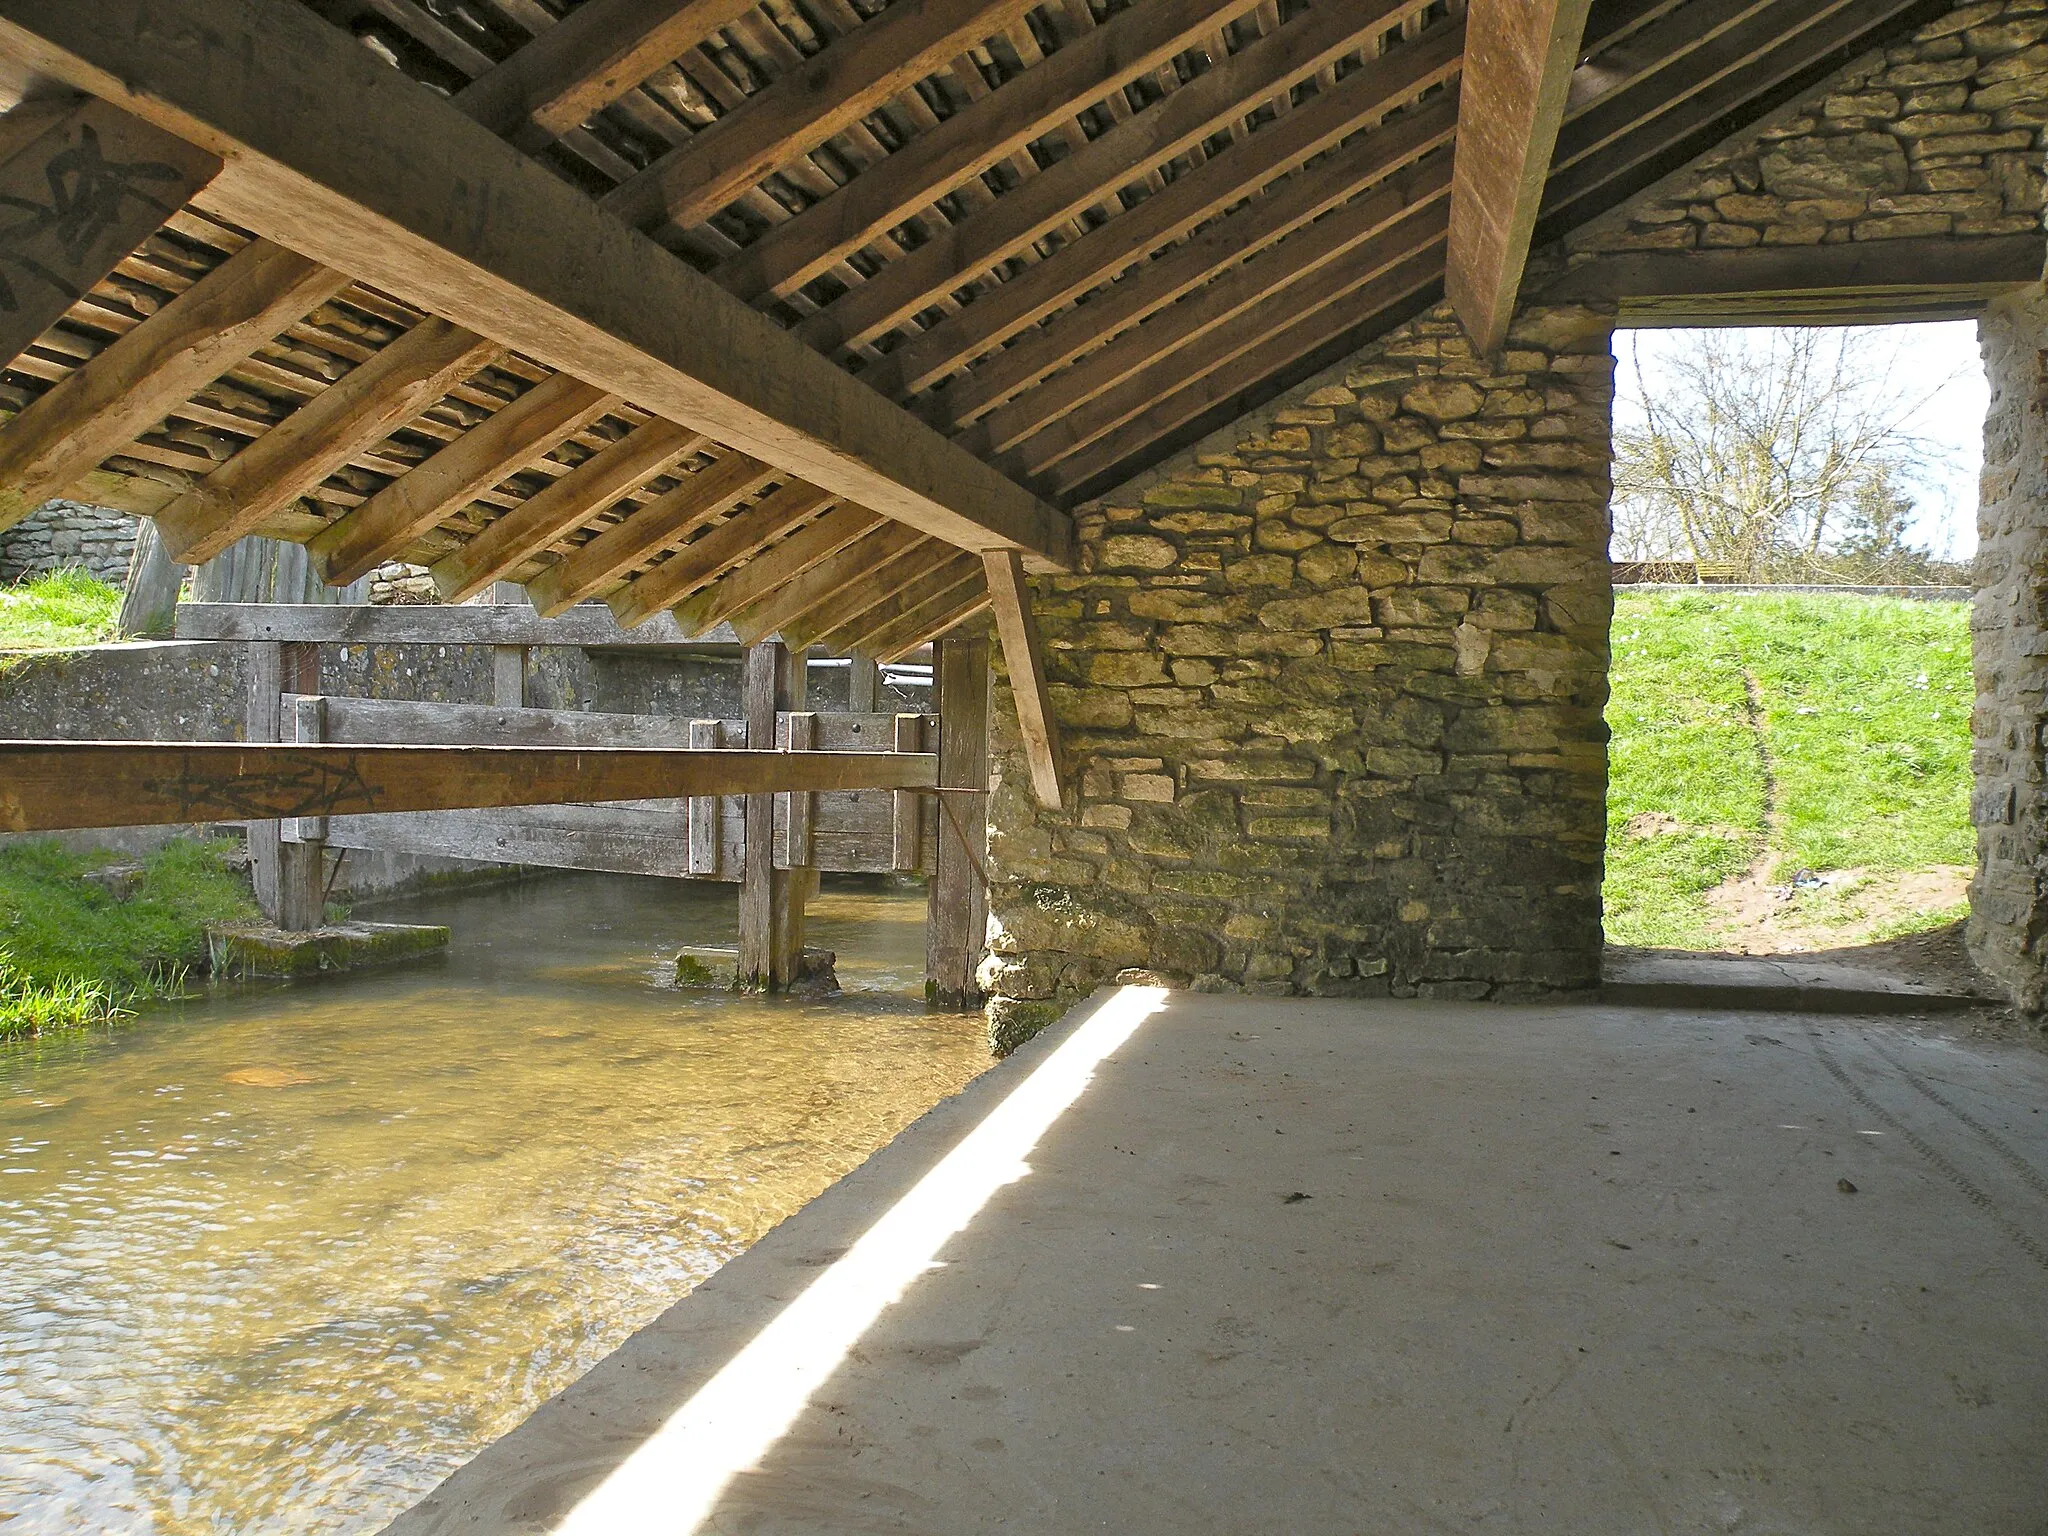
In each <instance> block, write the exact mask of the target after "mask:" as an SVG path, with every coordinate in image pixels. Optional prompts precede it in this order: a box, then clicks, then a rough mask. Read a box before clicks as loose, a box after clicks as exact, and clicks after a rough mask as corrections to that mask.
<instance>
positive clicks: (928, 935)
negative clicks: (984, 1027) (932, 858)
mask: <svg viewBox="0 0 2048 1536" xmlns="http://www.w3.org/2000/svg"><path fill="white" fill-rule="evenodd" d="M932 695H933V698H934V699H935V700H936V701H937V704H938V710H939V787H940V788H941V789H966V790H976V791H982V793H976V794H961V795H946V794H942V795H938V796H936V797H935V799H936V802H937V805H938V816H939V859H938V867H937V868H936V869H934V870H933V871H932V880H931V886H930V889H929V892H928V894H927V896H926V898H925V899H926V903H927V905H926V909H925V925H924V931H925V965H924V969H925V996H926V997H927V998H929V999H930V1000H931V1001H932V1002H934V1003H936V1004H937V1005H938V1006H940V1007H941V1008H962V1009H965V1008H978V1007H979V1006H981V989H980V988H979V987H978V986H977V985H976V984H975V979H974V972H975V969H976V967H978V966H979V965H980V964H981V954H982V950H983V949H984V948H985V947H986V946H987V942H988V884H987V881H986V880H985V879H984V877H983V873H982V872H983V869H984V867H985V865H984V860H985V858H986V856H987V850H988V797H987V794H986V793H985V792H986V791H987V789H988V642H987V641H986V640H984V639H982V638H981V637H980V636H978V635H975V636H965V637H960V638H956V639H951V640H940V641H936V642H934V644H933V646H932Z"/></svg>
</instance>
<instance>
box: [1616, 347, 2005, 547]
mask: <svg viewBox="0 0 2048 1536" xmlns="http://www.w3.org/2000/svg"><path fill="white" fill-rule="evenodd" d="M1872 329H1875V330H1878V331H1881V332H1882V333H1883V334H1882V337H1881V339H1882V341H1883V343H1884V345H1885V347H1886V348H1887V349H1889V350H1890V351H1891V354H1892V356H1893V357H1894V358H1895V359H1896V361H1895V364H1894V366H1895V367H1896V368H1898V369H1900V370H1902V371H1903V372H1905V373H1906V374H1907V375H1909V376H1910V377H1912V378H1913V379H1915V380H1925V381H1926V382H1927V386H1928V388H1929V389H1930V391H1931V393H1930V395H1929V397H1928V399H1927V402H1926V404H1925V405H1923V406H1922V407H1921V408H1920V410H1919V411H1917V412H1916V413H1915V414H1914V415H1913V417H1912V418H1911V419H1910V420H1909V421H1908V422H1907V423H1906V425H1907V429H1908V430H1910V431H1912V432H1914V433H1916V434H1917V435H1919V436H1920V437H1922V438H1923V439H1925V440H1926V441H1927V443H1928V446H1929V449H1930V458H1933V459H1936V460H1937V461H1938V466H1939V467H1938V469H1936V470H1935V471H1934V472H1932V473H1930V474H1929V475H1928V477H1927V479H1928V484H1927V485H1926V487H1925V488H1924V494H1923V495H1922V497H1921V500H1920V503H1919V507H1918V514H1919V515H1918V518H1917V520H1916V523H1915V528H1914V532H1915V535H1916V538H1915V542H1917V543H1919V544H1921V545H1922V546H1923V547H1925V548H1928V549H1931V550H1932V551H1933V552H1934V553H1935V554H1936V555H1938V556H1941V557H1943V558H1946V559H1956V560H1966V559H1968V558H1969V557H1970V556H1971V555H1972V554H1973V553H1974V552H1975V551H1976V548H1977V477H1978V473H1979V471H1980V470H1981V469H1982V467H1983V462H1984V412H1985V409H1986V407H1987V406H1988V405H1989V404H1990V399H1991V389H1990V386H1989V385H1988V384H1987V383H1986V382H1985V379H1984V364H1983V361H1982V360H1981V359H1980V358H1979V356H1978V354H1977V323H1976V322H1975V321H1974V320H1958V321H1949V322H1945V323H1941V324H1931V325H1890V326H1881V327H1873V328H1872ZM1683 334H1684V333H1683V332H1679V331H1622V332H1619V333H1617V335H1616V336H1615V338H1614V344H1615V355H1616V356H1617V357H1618V358H1619V359H1620V360H1621V364H1622V366H1621V370H1620V373H1619V375H1618V376H1617V379H1616V383H1617V384H1618V385H1619V386H1620V388H1621V389H1622V391H1623V392H1624V393H1626V392H1627V391H1628V390H1630V389H1632V388H1633V387H1634V363H1633V362H1632V360H1631V359H1632V356H1635V355H1639V356H1640V358H1641V362H1642V369H1643V377H1644V380H1645V382H1646V383H1647V384H1648V386H1649V387H1650V388H1652V389H1654V388H1655V387H1656V381H1657V359H1658V355H1659V352H1660V350H1661V349H1664V348H1668V347H1669V346H1671V345H1672V344H1673V343H1674V342H1675V341H1677V340H1678V339H1679V338H1680V337H1681V336H1682V335H1683Z"/></svg>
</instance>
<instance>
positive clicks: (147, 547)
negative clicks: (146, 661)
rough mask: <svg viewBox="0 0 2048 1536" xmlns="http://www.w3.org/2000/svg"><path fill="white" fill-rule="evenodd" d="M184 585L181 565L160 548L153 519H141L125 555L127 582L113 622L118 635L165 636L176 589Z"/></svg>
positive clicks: (173, 619) (172, 622) (174, 611)
mask: <svg viewBox="0 0 2048 1536" xmlns="http://www.w3.org/2000/svg"><path fill="white" fill-rule="evenodd" d="M184 584H185V567H184V566H182V565H179V564H178V563H177V562H176V561H175V560H173V559H172V558H171V556H170V552H169V551H168V550H166V549H165V548H164V541H163V538H162V537H161V536H160V535H159V534H158V533H157V531H156V523H155V521H154V520H153V519H151V518H147V517H145V518H143V519H142V521H141V522H140V523H139V524H137V526H136V529H135V548H134V550H133V551H132V552H131V553H130V554H129V556H128V585H127V590H126V591H125V592H124V593H123V594H122V597H121V617H120V620H119V621H118V623H117V625H116V628H117V629H118V630H119V632H120V633H121V635H122V636H123V637H124V638H128V637H140V638H147V639H152V640H154V639H167V638H169V636H170V634H171V632H172V630H173V629H174V628H175V627H176V624H177V619H178V588H180V587H181V586H183V585H184Z"/></svg>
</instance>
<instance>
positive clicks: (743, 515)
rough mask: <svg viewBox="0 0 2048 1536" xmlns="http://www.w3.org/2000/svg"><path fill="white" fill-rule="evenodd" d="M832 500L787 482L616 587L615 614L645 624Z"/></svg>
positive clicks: (810, 488) (625, 621) (622, 619)
mask: <svg viewBox="0 0 2048 1536" xmlns="http://www.w3.org/2000/svg"><path fill="white" fill-rule="evenodd" d="M831 503H832V498H831V497H829V496H827V495H826V494H825V493H824V492H823V491H821V490H819V489H818V488H817V487H816V486H810V485H804V484H801V483H798V484H795V485H785V486H783V487H782V488H781V489H780V490H778V491H775V492H774V493H772V494H771V495H768V496H764V497H762V498H761V500H760V501H759V502H757V503H755V504H754V505H753V506H751V507H748V508H746V509H745V510H744V511H741V512H738V513H735V514H734V515H733V516H731V517H729V518H727V519H726V520H725V521H724V522H722V523H720V524H719V525H718V526H717V527H716V528H713V529H710V530H709V531H707V532H706V533H705V534H704V535H703V536H702V537H701V538H698V539H696V540H693V541H692V542H691V543H690V544H688V545H686V546H685V547H684V548H682V549H679V550H677V551H676V552H675V553H674V554H672V555H670V556H669V557H668V558H667V559H666V560H664V561H662V562H661V564H659V565H657V566H655V567H653V568H652V569H651V570H648V571H645V572H642V573H641V574H640V575H639V576H636V577H635V578H634V579H633V580H632V581H630V582H628V583H627V584H626V585H625V586H624V587H622V588H620V589H619V590H618V591H616V592H614V593H613V594H612V595H611V597H610V599H609V601H610V603H611V606H612V608H613V610H614V613H615V616H616V617H617V618H618V620H619V622H620V623H622V624H643V623H645V622H646V621H647V620H648V619H650V618H652V617H653V616H654V615H655V614H657V613H661V612H663V611H664V610H666V609H668V608H670V607H673V606H674V605H675V604H677V603H680V602H682V601H684V600H685V599H687V598H689V597H691V596H693V595H694V594H695V593H696V592H697V591H698V589H700V588H702V587H705V586H708V585H709V584H710V583H712V582H714V581H716V580H718V578H719V577H721V576H723V575H725V574H726V572H728V571H730V570H732V569H733V567H735V566H737V565H739V564H740V563H741V562H743V561H746V560H750V559H752V558H753V557H754V556H755V555H757V554H759V553H760V552H761V551H762V550H764V549H766V548H767V547H768V546H769V545H771V544H773V543H774V542H775V541H776V540H777V539H780V538H783V537H784V536H786V535H787V534H789V533H790V532H791V531H792V530H794V529H796V528H798V527H799V526H801V525H802V524H804V523H806V522H808V521H810V520H811V519H812V518H814V517H816V516H818V515H819V514H820V513H821V512H823V511H824V510H825V509H826V508H827V507H829V506H830V505H831ZM862 515H863V516H867V514H862Z"/></svg>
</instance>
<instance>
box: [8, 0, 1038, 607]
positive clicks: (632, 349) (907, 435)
mask: <svg viewBox="0 0 2048 1536" xmlns="http://www.w3.org/2000/svg"><path fill="white" fill-rule="evenodd" d="M0 53H5V54H7V55H10V56H11V57H12V59H13V60H14V62H15V63H16V64H17V65H18V66H20V67H23V68H26V69H30V70H34V71H37V72H40V73H42V74H44V75H47V76H49V77H52V78H54V79H57V80H61V81H63V82H65V83H66V84H69V85H71V86H73V87H74V88H76V89H79V90H83V91H87V92H90V93H92V94H94V95H96V96H99V97H101V98H103V99H105V100H107V101H110V102H113V103H115V104H116V105H118V106H120V107H122V108H123V109H125V110H126V111H129V112H131V113H133V114H134V115H136V116H138V117H140V118H143V119H144V120H146V121H149V122H152V123H154V124H156V125H157V126H158V127H159V128H162V129H164V130H166V131H168V132H170V133H172V134H175V135H177V136H178V137H179V138H181V139H184V140H185V141H187V142H188V143H192V144H195V145H197V146H199V147H200V148H202V149H204V150H206V151H208V152H209V153H211V154H213V155H216V156H218V157H219V158H220V159H221V160H222V161H223V162H224V169H223V170H222V172H221V173H220V175H219V176H218V177H217V178H216V179H215V181H214V182H213V184H212V185H211V187H210V188H209V189H208V190H207V193H206V194H205V206H206V207H207V208H208V209H209V210H210V211H212V212H214V213H215V214H217V215H218V216H220V217H222V218H225V219H228V220H230V221H232V222H234V223H237V224H240V225H242V226H243V227H245V228H249V229H254V230H256V231H257V232H259V233H260V234H262V235H264V236H266V237H267V238H269V239H271V240H274V241H276V242H277V243H278V244H280V245H283V246H286V247H288V248H290V249H291V250H294V251H296V252H298V253H300V254H301V255H302V256H305V257H309V258H311V259H312V260H314V261H318V262H321V263H324V264H326V265H328V266H331V267H334V268H336V269H338V270H341V271H345V272H348V273H350V274H352V275H353V276H355V277H357V278H358V279H360V280H362V281H365V282H370V283H374V284H376V285H378V286H380V287H384V288H387V289H389V290H390V291H392V292H394V293H397V294H400V295H402V296H404V297H405V298H407V299H409V300H411V301H412V302H414V303H416V304H418V305H419V306H420V307H422V308H424V309H426V310H428V311H430V312H431V313H433V314H436V315H439V316H441V317H443V318H444V319H447V320H450V321H453V322H454V323H455V324H457V325H460V326H463V327H466V328H467V329H469V330H472V331H475V332H476V333H477V334H479V335H482V336H487V337H490V338H491V339H493V340H495V341H497V342H499V343H501V344H502V345H504V346H507V347H511V348H515V349H517V350H518V351H521V352H523V353H525V354H527V355H529V356H531V357H534V358H537V359H539V360H540V361H542V362H544V363H546V364H548V365H549V366H551V367H554V368H559V369H561V370H563V371H564V372H566V373H570V374H573V375H575V376H576V377H578V378H580V379H584V380H587V381H588V382H589V383H590V384H592V385H594V386H596V387H597V388H599V389H601V390H603V391H605V392H607V393H611V394H616V395H619V396H622V397H624V398H626V399H630V400H632V401H634V402H635V403H637V404H639V405H640V406H642V407H643V408H645V409H647V410H649V411H652V412H654V413H655V414H657V415H660V416H663V417H666V418H667V419H669V420H671V421H675V422H678V423H681V424H683V425H686V426H689V427H692V428H694V429H696V430H699V431H702V432H704V433H706V434H707V435H708V436H710V437H713V438H715V439H716V440H718V441H719V442H722V443H725V444H727V445H728V446H730V447H733V448H737V449H739V450H740V451H742V452H745V453H747V454H749V455H751V456H752V457H754V458H756V459H759V460H760V461H762V462H763V463H766V464H772V465H774V466H776V467H777V468H779V469H783V470H786V471H788V472H789V473H791V474H792V475H795V476H797V477H799V478H801V479H804V480H806V481H808V482H810V483H811V484H814V485H816V486H818V487H820V488H822V489H824V490H826V491H829V492H831V493H832V494H833V495H835V496H838V497H843V498H845V499H846V500H849V501H853V502H857V503H859V504H861V505H863V506H866V507H870V508H872V509H873V510H875V511H877V512H880V513H883V514H885V515H887V516H889V517H891V518H894V519H895V520H897V521H899V522H903V523H907V524H909V525H910V526H912V527H914V528H917V529H919V530H920V531H922V532H924V533H927V534H930V535H932V536H934V537H936V538H941V539H944V540H945V541H947V542H948V543H951V544H954V545H957V546H959V547H961V548H964V549H970V550H977V551H987V550H1012V551H1016V552H1017V553H1019V554H1022V555H1025V556H1028V557H1029V558H1030V559H1031V560H1032V562H1033V563H1034V565H1042V566H1047V567H1053V568H1066V567H1067V566H1069V565H1070V564H1071V563H1072V530H1071V525H1070V523H1069V522H1068V520H1067V518H1066V517H1065V516H1064V515H1063V514H1061V513H1059V512H1058V511H1056V510H1055V509H1053V508H1051V507H1049V506H1047V505H1045V504H1044V503H1042V502H1040V501H1038V500H1037V499H1036V498H1035V497H1033V496H1032V495H1031V494H1030V493H1029V492H1028V491H1026V490H1024V489H1023V488H1022V487H1020V486H1018V485H1017V484H1015V483H1014V482H1013V481H1011V480H1009V479H1007V478H1005V477H1004V476H1003V475H1002V474H1000V473H999V472H998V471H996V470H995V469H993V468H991V467H990V466H988V465H986V464H984V463H982V462H981V461H980V460H978V459H976V458H974V457H973V456H972V455H971V454H969V453H968V452H966V451H965V450H964V449H962V448H960V447H958V446H957V445H955V444H952V443H950V442H948V441H947V440H946V439H945V438H944V437H942V436H941V435H940V434H939V433H937V432H936V431H934V430H932V429H931V428H929V427H927V426H925V425H924V424H923V423H922V422H920V421H918V420H917V419H916V418H915V417H913V416H911V415H910V414H908V413H907V412H905V411H903V410H902V409H901V408H900V407H898V406H896V405H894V404H893V403H891V402H889V401H887V400H885V399H883V398H882V397H881V396H879V395H878V394H877V393H876V392H875V391H874V390H872V389H870V388H869V387H868V386H866V385H864V384H862V383H861V382H859V381H858V380H856V379H853V378H851V377H849V376H848V375H847V374H846V373H844V372H843V371H842V370H840V369H839V368H837V367H835V366H834V365H833V364H832V363H831V362H829V361H828V360H827V359H825V358H823V357H820V356H818V355H817V354H816V353H815V352H813V351H811V350H810V349H809V348H807V347H806V346H804V345H803V344H802V342H800V341H799V340H797V338H795V337H794V336H792V335H790V334H789V333H787V332H785V331H783V330H782V329H781V328H780V327H779V326H777V325H776V324H775V323H774V322H773V321H772V320H771V319H769V318H768V317H767V316H765V315H761V314H757V313H755V312H754V311H753V310H751V309H750V308H748V307H747V306H746V305H745V304H744V303H742V302H740V301H739V300H737V299H735V298H734V297H733V296H732V295H730V294H728V293H726V292H725V291H724V290H723V289H722V288H721V287H719V285H718V284H716V283H714V282H712V281H711V280H710V279H708V278H705V277H703V276H701V275H700V274H698V273H697V272H695V271H694V270H692V269H691V268H690V267H689V266H687V265H686V264H685V263H683V262H682V261H681V260H679V259H678V258H676V257H675V256H673V255H671V254H670V253H669V252H667V251H665V250H663V249H662V248H661V247H660V246H659V245H657V244H655V243H654V242H653V241H652V240H650V239H648V238H646V237H645V236H643V235H641V234H639V233H637V232H635V231H633V230H631V229H629V228H628V227H627V226H626V225H624V224H623V223H621V222H620V221H619V220H618V219H617V218H616V217H615V216H613V215H612V214H609V213H607V212H605V211H604V210H602V209H600V208H599V207H598V206H597V205H596V204H594V203H593V202H592V201H591V200H590V199H589V198H587V197H585V196H584V195H583V194H582V193H581V192H579V191H578V190H576V189H575V188H573V187H571V186H568V185H567V184H565V183H564V182H563V181H561V180H560V179H559V178H557V177H556V176H555V175H554V174H553V173H552V172H550V171H549V170H547V169H546V168H545V167H543V166H542V165H540V164H538V163H536V162H534V161H532V160H530V159H528V158H527V157H526V156H524V155H523V154H521V153H520V152H519V151H518V150H517V149H516V148H514V147H513V146H512V145H510V144H507V143H505V142H503V141H502V140H500V139H498V138H497V137H495V136H494V135H493V134H492V133H491V132H490V131H489V129H488V128H486V127H484V126H482V125H480V124H478V123H476V122H474V121H472V120H471V119H470V118H469V117H468V116H467V115H465V114H464V112H463V111H461V110H460V109H459V108H457V107H455V106H453V105H451V104H450V103H449V102H447V101H444V100H442V99H440V98H438V97H436V96H434V95H433V94H432V93H431V92H428V91H425V90H423V89H421V88H420V87H419V86H417V85H416V84H414V83H413V82H411V81H409V80H407V79H406V78H405V77H404V76H402V75H400V74H398V73H397V72H395V71H393V70H392V69H390V68H389V67H388V66H386V65H385V64H384V63H382V61H380V60H379V59H377V58H376V57H375V56H374V55H372V54H370V53H369V52H368V51H366V50H365V49H362V48H360V47H358V46H356V45H355V44H354V43H353V42H352V41H351V39H350V38H349V37H348V35H347V34H346V33H345V32H343V31H341V30H340V29H339V28H336V27H333V26H331V25H330V24H328V23H327V22H325V21H324V20H322V19H321V18H320V17H319V16H318V15H316V14H315V13H313V12H312V11H310V10H307V9H303V8H301V7H298V6H294V5H282V4H271V5H261V6H259V5H255V4H252V3H250V0H94V3H93V4H92V5H89V6H80V5H77V4H75V3H74V0H0Z"/></svg>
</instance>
